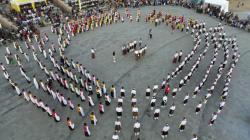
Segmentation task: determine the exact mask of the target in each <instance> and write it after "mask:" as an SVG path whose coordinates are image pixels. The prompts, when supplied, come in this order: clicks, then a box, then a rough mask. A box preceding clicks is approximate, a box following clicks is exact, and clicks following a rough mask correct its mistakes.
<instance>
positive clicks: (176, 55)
mask: <svg viewBox="0 0 250 140" xmlns="http://www.w3.org/2000/svg"><path fill="white" fill-rule="evenodd" d="M178 56H179V54H178V52H175V54H174V58H173V63H176V61H177V58H178Z"/></svg>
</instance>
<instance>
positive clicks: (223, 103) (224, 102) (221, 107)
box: [217, 100, 226, 113]
mask: <svg viewBox="0 0 250 140" xmlns="http://www.w3.org/2000/svg"><path fill="white" fill-rule="evenodd" d="M225 104H226V101H225V100H222V101H221V102H220V105H219V109H218V111H217V113H220V112H221V110H222V109H223V107H224V106H225Z"/></svg>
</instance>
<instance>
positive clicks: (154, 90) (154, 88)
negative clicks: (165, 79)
mask: <svg viewBox="0 0 250 140" xmlns="http://www.w3.org/2000/svg"><path fill="white" fill-rule="evenodd" d="M158 88H159V86H158V85H157V84H155V85H154V86H153V93H155V92H156V90H157V89H158Z"/></svg>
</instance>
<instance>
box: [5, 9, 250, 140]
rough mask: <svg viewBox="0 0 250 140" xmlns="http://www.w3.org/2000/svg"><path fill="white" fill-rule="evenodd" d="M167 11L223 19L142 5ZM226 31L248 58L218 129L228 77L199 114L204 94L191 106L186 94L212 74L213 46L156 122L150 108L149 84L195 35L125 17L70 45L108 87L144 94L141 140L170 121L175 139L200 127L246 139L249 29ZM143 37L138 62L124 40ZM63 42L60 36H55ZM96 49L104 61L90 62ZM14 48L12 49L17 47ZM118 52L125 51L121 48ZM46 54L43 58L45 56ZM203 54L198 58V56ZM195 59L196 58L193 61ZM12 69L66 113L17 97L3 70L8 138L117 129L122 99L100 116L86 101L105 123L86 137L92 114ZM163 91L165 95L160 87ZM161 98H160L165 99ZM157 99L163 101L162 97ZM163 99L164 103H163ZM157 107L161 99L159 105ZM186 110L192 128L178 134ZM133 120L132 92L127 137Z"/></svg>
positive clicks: (33, 69) (31, 67)
mask: <svg viewBox="0 0 250 140" xmlns="http://www.w3.org/2000/svg"><path fill="white" fill-rule="evenodd" d="M154 8H156V9H157V10H160V9H161V10H164V11H168V12H171V13H174V14H176V15H184V16H187V17H190V16H192V17H195V18H198V19H200V20H204V21H206V23H207V25H208V26H213V25H215V24H218V22H217V20H215V19H213V18H210V17H208V16H205V15H200V14H196V13H194V11H193V10H187V9H183V8H179V7H143V8H141V11H142V15H145V14H146V13H148V12H149V11H151V10H152V9H154ZM149 28H152V29H153V39H152V40H151V41H149V40H148V39H147V33H148V29H149ZM43 30H44V31H49V28H44V29H43ZM226 31H227V33H228V34H229V35H231V34H232V35H237V38H238V44H239V46H240V52H241V56H242V57H241V59H240V61H239V63H238V65H237V68H236V69H235V71H234V72H233V78H232V82H231V84H230V96H229V98H228V101H227V103H226V106H225V109H224V110H223V112H222V113H221V114H220V115H219V116H218V119H217V121H216V124H215V125H214V126H213V127H209V126H208V125H207V124H208V121H209V118H210V117H211V114H212V112H214V111H216V110H217V106H218V103H219V102H218V101H219V99H218V96H219V95H220V93H221V92H220V91H221V89H222V88H223V84H224V82H223V81H222V80H221V81H220V82H219V83H218V86H217V87H216V91H217V92H218V94H216V95H215V96H213V97H212V98H211V99H210V101H209V102H208V103H207V105H206V106H205V107H203V108H202V111H201V113H200V114H199V115H195V114H194V109H195V106H196V105H197V103H198V102H199V100H200V99H201V96H199V97H197V98H196V99H191V100H190V102H189V104H188V105H187V106H185V107H183V105H182V104H181V101H182V100H183V98H184V93H185V92H189V93H190V92H192V91H193V90H194V86H195V85H197V84H198V83H199V82H200V80H201V79H202V77H203V76H204V74H205V69H206V67H207V65H208V63H209V61H210V59H211V58H212V51H211V50H210V51H209V53H208V54H207V56H206V58H205V60H204V61H203V62H202V65H201V66H200V67H199V71H197V72H196V73H195V77H194V78H193V79H192V81H191V82H190V83H189V85H188V86H186V87H185V88H184V89H183V90H182V91H181V92H180V93H178V95H177V97H176V99H175V100H174V101H173V99H172V98H171V97H170V98H169V100H168V105H167V107H166V108H164V109H162V110H161V114H160V119H159V120H158V121H154V120H153V118H152V112H151V111H150V109H149V108H148V106H149V102H150V101H149V100H146V99H145V89H146V87H147V85H151V86H152V85H153V84H154V83H157V84H159V83H160V82H161V79H162V78H163V77H164V76H166V75H167V73H168V72H170V71H172V70H173V69H174V68H175V65H172V64H171V58H172V56H173V54H174V53H175V51H177V50H180V49H182V50H183V52H184V54H187V53H189V52H190V50H191V48H192V47H193V42H192V41H193V39H192V37H191V36H189V35H186V34H184V33H180V32H176V33H174V34H171V32H170V29H169V27H166V26H165V25H161V26H159V27H157V28H155V27H154V26H153V25H151V24H148V23H144V22H140V23H135V22H134V23H128V22H126V23H124V24H121V23H118V24H115V25H112V26H109V27H105V28H101V29H97V30H95V31H94V32H89V33H87V34H82V35H79V36H77V37H75V38H74V39H73V41H72V43H73V45H72V46H71V48H70V49H68V50H67V51H66V55H67V56H68V57H69V58H73V59H75V60H78V61H80V62H81V63H83V64H84V65H85V66H86V67H87V68H88V69H89V70H90V71H91V72H93V73H94V74H96V75H97V76H98V77H99V78H100V79H103V80H105V82H106V83H107V86H108V87H109V86H110V85H111V84H115V85H116V87H117V90H118V89H119V88H120V87H121V86H124V87H125V89H126V91H127V93H128V94H129V93H130V90H131V88H134V87H135V88H136V90H137V99H138V104H139V111H140V113H139V114H140V116H139V117H140V121H141V122H142V132H141V137H140V138H141V139H142V140H152V139H154V140H158V139H161V137H160V130H161V128H162V126H163V125H164V124H165V123H169V125H170V127H171V130H170V134H169V137H168V139H170V140H189V139H190V138H191V136H192V133H197V134H198V136H199V138H200V139H201V140H218V139H222V140H235V139H239V140H247V139H248V138H249V137H250V129H249V128H250V125H249V122H250V119H249V118H250V115H249V112H250V109H249V107H248V106H249V104H250V102H249V101H250V98H249V97H248V95H249V92H248V89H249V87H248V86H249V84H250V82H249V80H248V79H249V78H250V76H249V74H250V71H249V68H250V63H249V62H248V61H249V58H250V53H249V52H250V48H249V45H248V40H249V38H250V34H249V33H247V32H244V31H241V30H238V29H235V28H231V27H226ZM49 36H50V37H51V38H50V39H51V40H55V36H54V35H52V34H51V35H49ZM140 37H141V38H142V39H143V41H144V43H147V45H148V47H149V49H148V52H147V54H146V56H145V58H144V59H142V60H140V61H138V62H136V61H135V60H134V56H133V55H132V54H129V55H128V56H122V55H121V54H119V53H120V52H121V45H122V44H123V43H127V42H128V41H130V40H133V39H138V38H140ZM55 42H56V41H55ZM92 47H94V48H96V49H97V59H96V60H90V48H92ZM0 49H1V51H0V53H1V55H0V56H1V58H2V61H4V52H5V49H4V47H1V48H0ZM12 50H13V49H12ZM114 50H115V51H116V52H117V54H118V58H117V59H118V63H116V64H113V63H112V56H111V54H112V51H114ZM118 52H119V53H118ZM39 57H40V58H41V59H42V57H41V56H39ZM196 57H197V56H196ZM219 57H220V59H219V60H218V62H217V64H219V63H220V62H221V61H222V60H221V58H222V55H219ZM31 60H32V61H31V62H30V63H25V64H24V67H25V68H26V69H27V70H28V71H29V72H28V75H29V76H32V75H34V74H36V76H38V77H39V78H43V77H45V74H44V73H43V72H42V71H41V70H40V69H39V68H38V67H37V65H36V64H35V63H34V60H33V59H31ZM193 60H195V59H193ZM43 61H47V62H48V63H47V64H46V65H47V66H51V63H49V61H48V60H43ZM189 69H190V66H187V69H185V70H184V71H183V72H182V73H181V74H180V75H179V76H178V77H177V78H176V79H174V80H173V81H172V82H171V85H175V84H176V83H178V82H179V80H180V78H181V77H183V76H184V75H185V74H187V72H188V71H189ZM216 69H217V66H216V67H214V68H213V70H212V73H214V74H215V73H216ZM7 70H8V71H10V74H11V75H13V76H12V77H13V79H15V80H17V81H18V84H19V85H21V87H22V88H28V89H30V90H31V91H32V92H33V93H34V94H35V95H37V96H38V97H39V98H42V99H43V100H44V101H47V103H48V104H49V105H50V106H54V107H55V108H56V110H58V112H59V114H60V115H61V116H62V119H63V120H62V122H60V123H55V122H54V121H53V120H52V119H50V118H49V117H48V116H47V115H46V113H44V112H42V111H41V110H39V109H37V108H36V107H34V106H33V105H32V104H31V103H26V102H25V101H24V99H21V98H20V97H18V96H17V95H16V94H15V92H14V91H13V90H12V89H11V88H10V86H9V85H8V84H6V81H5V80H4V79H3V76H1V79H0V85H1V88H0V107H1V109H0V116H1V117H0V136H1V139H3V140H27V139H31V140H52V139H64V140H69V139H72V140H75V139H86V140H101V139H111V136H112V134H113V132H114V121H115V110H114V108H115V105H116V103H114V101H113V103H112V105H111V106H110V107H107V108H106V112H105V114H104V115H102V116H100V115H99V114H98V113H97V107H94V108H93V109H90V110H89V109H88V106H87V103H81V104H82V106H84V109H85V110H87V111H91V110H93V111H95V112H96V114H98V115H97V118H98V120H99V122H98V125H97V126H95V127H92V126H91V132H92V136H91V137H90V138H86V137H85V136H84V135H83V132H82V124H83V122H88V123H89V119H88V118H87V119H81V118H80V117H79V115H78V114H77V113H76V112H75V111H71V110H70V109H68V108H64V107H61V105H59V104H58V102H53V100H52V99H51V97H49V96H48V95H46V94H44V92H42V91H41V90H40V91H36V90H35V88H34V86H33V85H27V84H26V82H25V80H23V79H22V78H21V75H20V73H19V70H18V69H16V66H8V67H7ZM214 78H215V75H210V77H209V79H208V82H207V83H206V84H205V88H203V89H202V92H201V94H203V95H204V94H205V90H206V88H208V87H209V86H210V85H211V82H212V81H213V80H214ZM62 92H64V94H65V95H68V96H70V97H71V98H72V100H73V102H74V103H75V104H77V103H80V100H79V99H77V98H76V97H75V96H73V95H72V94H71V93H70V92H69V91H66V90H62ZM159 93H162V91H160V92H159ZM159 100H160V99H159ZM159 100H158V101H159ZM172 102H175V103H176V106H177V109H176V112H175V117H172V118H169V117H168V116H167V114H168V111H169V110H168V109H169V107H170V105H171V104H172ZM158 103H159V102H158ZM157 105H158V104H157ZM67 116H70V117H71V118H72V119H73V121H74V122H75V124H76V127H77V129H76V130H74V131H73V132H71V131H69V130H68V128H67V126H66V123H65V118H66V117H67ZM183 116H186V117H187V120H188V124H187V128H186V130H185V131H184V132H183V133H179V132H178V125H179V123H180V121H181V119H182V117H183ZM132 124H133V120H132V117H131V107H130V98H129V97H128V96H127V98H126V99H125V107H124V116H123V118H122V132H121V133H120V139H121V140H129V139H132V140H134V139H135V138H134V137H133V134H132V127H133V126H132Z"/></svg>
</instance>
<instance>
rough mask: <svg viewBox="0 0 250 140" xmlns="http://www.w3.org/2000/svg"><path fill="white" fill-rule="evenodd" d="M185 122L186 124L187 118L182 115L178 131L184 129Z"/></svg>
mask: <svg viewBox="0 0 250 140" xmlns="http://www.w3.org/2000/svg"><path fill="white" fill-rule="evenodd" d="M186 124H187V119H186V118H185V117H184V118H183V120H182V121H181V123H180V126H179V130H180V132H183V131H184V129H185V126H186Z"/></svg>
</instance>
